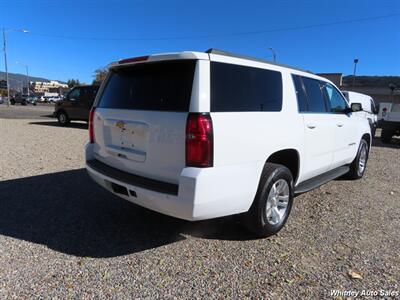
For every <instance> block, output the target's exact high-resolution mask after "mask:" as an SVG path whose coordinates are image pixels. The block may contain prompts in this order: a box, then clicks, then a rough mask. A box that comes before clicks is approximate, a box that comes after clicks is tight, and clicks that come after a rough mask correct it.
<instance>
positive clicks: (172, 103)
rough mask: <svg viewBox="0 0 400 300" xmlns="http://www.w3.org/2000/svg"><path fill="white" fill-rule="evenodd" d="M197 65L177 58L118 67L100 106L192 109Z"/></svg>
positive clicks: (161, 109) (106, 87) (167, 109)
mask: <svg viewBox="0 0 400 300" xmlns="http://www.w3.org/2000/svg"><path fill="white" fill-rule="evenodd" d="M195 66H196V61H195V60H178V61H163V62H155V63H142V64H137V65H133V66H127V67H119V68H115V69H113V70H112V71H111V74H110V77H109V79H108V82H107V83H106V86H105V89H104V91H103V94H102V95H101V98H100V102H99V105H98V106H99V107H101V108H116V109H136V110H158V111H189V106H190V97H191V93H192V84H193V76H194V70H195Z"/></svg>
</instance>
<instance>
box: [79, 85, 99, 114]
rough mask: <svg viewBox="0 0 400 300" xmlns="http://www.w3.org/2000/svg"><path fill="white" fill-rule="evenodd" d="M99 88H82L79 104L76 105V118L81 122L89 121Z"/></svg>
mask: <svg viewBox="0 0 400 300" xmlns="http://www.w3.org/2000/svg"><path fill="white" fill-rule="evenodd" d="M97 90H98V88H97V87H95V86H85V87H82V88H81V91H80V97H79V102H77V103H76V110H77V111H76V114H77V116H76V118H77V119H79V120H85V121H87V120H89V112H90V109H91V108H92V106H93V102H94V99H95V98H96V93H97Z"/></svg>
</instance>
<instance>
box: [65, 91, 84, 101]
mask: <svg viewBox="0 0 400 300" xmlns="http://www.w3.org/2000/svg"><path fill="white" fill-rule="evenodd" d="M80 96H81V90H80V89H78V88H75V89H73V90H72V91H71V92H69V94H68V99H69V100H72V101H74V100H75V101H79V98H80Z"/></svg>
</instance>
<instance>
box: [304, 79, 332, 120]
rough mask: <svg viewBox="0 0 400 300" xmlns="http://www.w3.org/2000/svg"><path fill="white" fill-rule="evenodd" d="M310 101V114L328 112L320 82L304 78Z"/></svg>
mask: <svg viewBox="0 0 400 300" xmlns="http://www.w3.org/2000/svg"><path fill="white" fill-rule="evenodd" d="M302 80H303V84H304V88H305V90H306V94H307V99H308V110H307V111H308V112H314V113H321V112H327V107H326V103H325V99H324V95H323V93H322V86H321V84H320V82H319V81H318V80H315V79H311V78H307V77H302Z"/></svg>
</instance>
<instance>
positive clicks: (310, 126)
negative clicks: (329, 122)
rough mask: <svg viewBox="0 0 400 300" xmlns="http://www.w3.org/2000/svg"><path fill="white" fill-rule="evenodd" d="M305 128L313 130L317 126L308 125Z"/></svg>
mask: <svg viewBox="0 0 400 300" xmlns="http://www.w3.org/2000/svg"><path fill="white" fill-rule="evenodd" d="M307 127H308V128H310V129H314V128H315V127H317V126H315V125H312V124H309V125H307Z"/></svg>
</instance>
